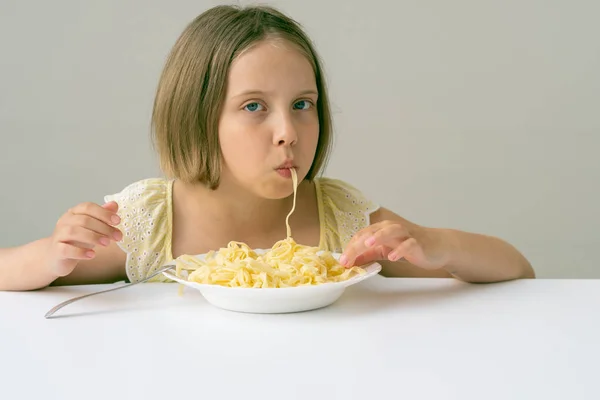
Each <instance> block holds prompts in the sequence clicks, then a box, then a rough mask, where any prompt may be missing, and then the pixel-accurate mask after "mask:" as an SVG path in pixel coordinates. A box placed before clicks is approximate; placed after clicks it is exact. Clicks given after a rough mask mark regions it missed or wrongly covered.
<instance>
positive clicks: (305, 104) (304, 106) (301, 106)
mask: <svg viewBox="0 0 600 400" xmlns="http://www.w3.org/2000/svg"><path fill="white" fill-rule="evenodd" d="M311 106H312V104H311V103H310V101H306V100H300V101H298V102H296V103H295V104H294V109H295V110H308V109H309V108H310V107H311Z"/></svg>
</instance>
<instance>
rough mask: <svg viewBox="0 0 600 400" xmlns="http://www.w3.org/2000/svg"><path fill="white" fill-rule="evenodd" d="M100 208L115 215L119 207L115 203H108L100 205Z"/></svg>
mask: <svg viewBox="0 0 600 400" xmlns="http://www.w3.org/2000/svg"><path fill="white" fill-rule="evenodd" d="M102 208H104V209H106V210H108V211H111V212H113V213H116V212H117V211H119V205H118V204H117V202H116V201H109V202H108V203H104V204H103V205H102Z"/></svg>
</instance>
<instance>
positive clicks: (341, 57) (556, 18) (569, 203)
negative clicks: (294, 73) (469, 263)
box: [0, 0, 600, 278]
mask: <svg viewBox="0 0 600 400" xmlns="http://www.w3.org/2000/svg"><path fill="white" fill-rule="evenodd" d="M218 3H220V2H217V1H191V0H187V1H177V0H171V1H162V0H161V1H158V0H152V1H117V0H105V1H102V2H100V1H95V2H80V1H73V0H70V1H56V2H48V1H41V0H37V1H17V0H9V1H7V0H2V2H1V3H0V51H1V52H0V72H1V74H0V135H1V136H0V179H1V184H2V186H1V189H0V191H1V192H0V193H1V196H0V226H1V230H0V247H8V246H13V245H18V244H22V243H25V242H28V241H31V240H34V239H36V238H38V237H41V236H47V235H49V234H50V233H51V232H52V229H53V228H54V224H55V222H56V220H57V218H58V217H59V216H60V215H61V214H62V213H63V212H65V211H66V210H67V209H68V208H69V207H71V206H73V205H75V204H77V203H79V202H81V201H88V200H90V201H95V202H102V197H103V195H104V194H108V193H114V192H117V191H119V190H121V189H122V188H123V187H124V186H125V185H127V184H128V183H131V182H133V181H135V180H138V179H143V178H146V177H151V176H158V175H160V172H159V170H158V169H157V165H156V159H155V156H154V154H153V151H152V148H151V145H150V141H149V121H150V112H151V107H152V101H153V96H154V91H155V88H156V84H157V81H158V77H159V74H160V71H161V69H162V66H163V63H164V61H165V57H166V55H167V53H168V51H169V49H170V47H171V46H172V45H173V44H174V42H175V40H176V38H177V37H178V35H179V34H180V33H181V31H182V30H183V28H184V27H185V25H186V24H187V23H188V22H190V21H191V20H192V19H193V18H194V17H195V16H196V15H198V14H199V13H200V12H202V11H204V10H206V9H207V8H208V7H210V6H212V5H215V4H218ZM242 3H244V4H246V3H248V2H242ZM269 4H272V5H275V6H277V7H280V8H281V9H282V10H283V11H285V12H287V13H289V14H290V15H291V16H292V17H294V18H296V19H297V20H298V21H299V22H300V23H302V24H303V25H304V26H305V28H306V29H307V31H308V32H309V34H310V35H311V36H312V38H313V39H314V41H315V43H316V46H317V49H318V51H319V52H320V54H321V56H322V58H323V60H324V64H325V70H326V73H327V77H328V79H329V86H330V89H331V93H330V95H331V99H332V102H333V109H334V118H335V129H336V135H337V136H336V147H335V150H334V153H333V157H332V159H331V162H330V164H329V167H328V169H327V174H326V175H328V176H333V177H337V178H341V179H345V180H347V181H349V182H350V183H352V184H354V185H356V186H358V187H359V188H360V189H362V190H363V191H364V192H365V193H366V194H368V195H369V196H371V197H372V198H373V199H375V200H376V201H378V202H380V203H382V204H383V205H385V206H387V207H389V208H391V209H393V210H394V211H396V212H397V213H399V214H400V215H402V216H404V217H405V218H408V219H410V220H413V221H414V222H416V223H420V224H423V225H427V226H436V227H452V228H457V229H464V230H469V231H476V232H481V233H486V234H492V235H496V236H499V237H502V238H504V239H507V240H508V241H510V242H511V243H513V244H514V245H515V246H516V247H518V248H519V249H520V250H521V251H523V252H524V254H525V255H526V256H527V257H528V258H529V259H530V260H531V261H532V263H533V264H534V267H535V269H536V271H537V274H538V276H539V277H541V278H561V277H566V278H600V263H599V262H598V258H597V257H596V254H597V250H598V249H599V248H600V234H599V233H598V231H599V229H600V211H599V210H598V206H599V205H600V162H599V161H598V151H599V149H600V94H599V93H600V73H599V71H600V44H599V43H600V40H599V38H600V24H598V23H597V20H598V15H600V2H597V1H583V0H578V1H530V0H525V1H514V0H513V1H476V0H472V1H466V0H456V1H452V2H450V1H444V0H432V1H400V2H391V1H357V0H352V1H344V2H339V3H337V2H333V1H330V2H326V1H323V0H319V1H316V0H304V1H300V2H298V1H273V2H271V3H269Z"/></svg>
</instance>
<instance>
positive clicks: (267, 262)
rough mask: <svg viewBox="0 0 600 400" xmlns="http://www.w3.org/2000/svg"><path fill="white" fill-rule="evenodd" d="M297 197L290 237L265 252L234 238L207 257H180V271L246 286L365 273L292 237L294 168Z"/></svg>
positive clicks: (193, 279)
mask: <svg viewBox="0 0 600 400" xmlns="http://www.w3.org/2000/svg"><path fill="white" fill-rule="evenodd" d="M291 173H292V181H293V184H294V201H293V205H292V209H291V211H290V212H289V214H288V215H287V217H286V228H287V238H286V239H284V240H280V241H278V242H276V243H275V244H274V245H273V247H272V248H271V249H270V250H268V251H267V252H266V253H264V254H258V253H257V252H256V251H254V250H252V249H251V248H250V247H248V245H246V244H245V243H241V242H235V241H231V242H229V244H228V245H227V247H225V248H221V249H219V250H218V251H210V252H209V253H208V254H206V257H205V259H204V260H200V259H198V258H197V257H194V256H190V255H182V256H180V257H178V258H177V259H176V275H177V276H178V277H179V276H181V275H180V273H181V271H182V270H185V271H191V272H190V273H189V275H188V277H187V280H188V281H190V282H197V283H203V284H211V285H221V286H227V287H243V288H284V287H294V286H303V285H320V284H323V283H331V282H341V281H345V280H348V279H350V278H352V277H353V276H356V275H357V274H364V273H365V271H364V270H363V269H362V268H360V267H352V268H345V267H344V266H342V265H341V264H340V263H339V262H338V261H337V260H336V259H335V257H333V255H332V254H331V252H326V251H319V249H318V248H317V247H310V246H304V245H300V244H298V243H296V242H295V241H294V239H293V238H292V232H291V228H290V224H289V218H290V216H291V215H292V213H293V212H294V210H295V209H296V193H297V187H298V177H297V174H296V170H295V169H293V168H292V169H291Z"/></svg>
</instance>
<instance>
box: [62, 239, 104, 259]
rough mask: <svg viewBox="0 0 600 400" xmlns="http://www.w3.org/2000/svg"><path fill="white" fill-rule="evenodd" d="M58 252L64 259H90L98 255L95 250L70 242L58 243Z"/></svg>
mask: <svg viewBox="0 0 600 400" xmlns="http://www.w3.org/2000/svg"><path fill="white" fill-rule="evenodd" d="M56 253H57V254H56V255H57V257H58V258H60V259H63V260H89V259H91V258H94V257H95V255H96V252H94V250H91V249H85V248H81V247H77V246H73V245H72V244H69V243H58V244H57V245H56Z"/></svg>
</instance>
